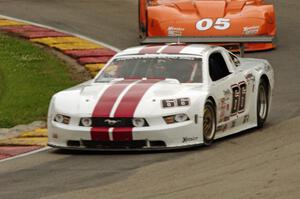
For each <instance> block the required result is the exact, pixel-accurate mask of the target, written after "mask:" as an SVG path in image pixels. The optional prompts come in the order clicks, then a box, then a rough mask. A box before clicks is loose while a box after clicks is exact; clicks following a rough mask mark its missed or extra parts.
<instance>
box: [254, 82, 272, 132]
mask: <svg viewBox="0 0 300 199" xmlns="http://www.w3.org/2000/svg"><path fill="white" fill-rule="evenodd" d="M256 108H257V127H258V128H262V127H263V126H264V123H265V122H266V120H267V117H268V112H269V91H268V86H267V83H266V81H264V80H261V81H260V83H259V86H258V91H257V106H256Z"/></svg>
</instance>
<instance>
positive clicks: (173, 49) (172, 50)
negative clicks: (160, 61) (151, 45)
mask: <svg viewBox="0 0 300 199" xmlns="http://www.w3.org/2000/svg"><path fill="white" fill-rule="evenodd" d="M186 46H187V45H186V44H175V45H169V46H168V47H166V48H164V49H163V50H162V51H161V52H160V53H162V54H179V53H180V51H182V50H183V49H184V48H185V47H186Z"/></svg>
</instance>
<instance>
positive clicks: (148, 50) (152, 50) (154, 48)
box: [139, 45, 163, 54]
mask: <svg viewBox="0 0 300 199" xmlns="http://www.w3.org/2000/svg"><path fill="white" fill-rule="evenodd" d="M162 47H163V46H161V45H152V46H145V47H144V48H143V49H142V50H141V51H140V52H139V54H156V53H157V52H158V51H159V49H161V48H162Z"/></svg>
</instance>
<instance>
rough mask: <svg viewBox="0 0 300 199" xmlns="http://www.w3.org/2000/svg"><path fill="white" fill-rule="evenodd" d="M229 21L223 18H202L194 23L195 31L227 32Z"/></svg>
mask: <svg viewBox="0 0 300 199" xmlns="http://www.w3.org/2000/svg"><path fill="white" fill-rule="evenodd" d="M230 26H231V24H230V19H225V18H218V19H216V20H214V19H211V18H204V19H200V20H199V21H198V22H197V23H196V29H197V30H199V31H206V30H209V29H211V28H214V29H216V30H227V29H228V28H230Z"/></svg>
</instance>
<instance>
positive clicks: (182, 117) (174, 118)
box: [164, 113, 190, 124]
mask: <svg viewBox="0 0 300 199" xmlns="http://www.w3.org/2000/svg"><path fill="white" fill-rule="evenodd" d="M189 119H190V118H189V117H188V116H187V114H184V113H181V114H177V115H170V116H165V117H164V120H165V122H166V123H167V124H173V123H179V122H185V121H188V120H189Z"/></svg>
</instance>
